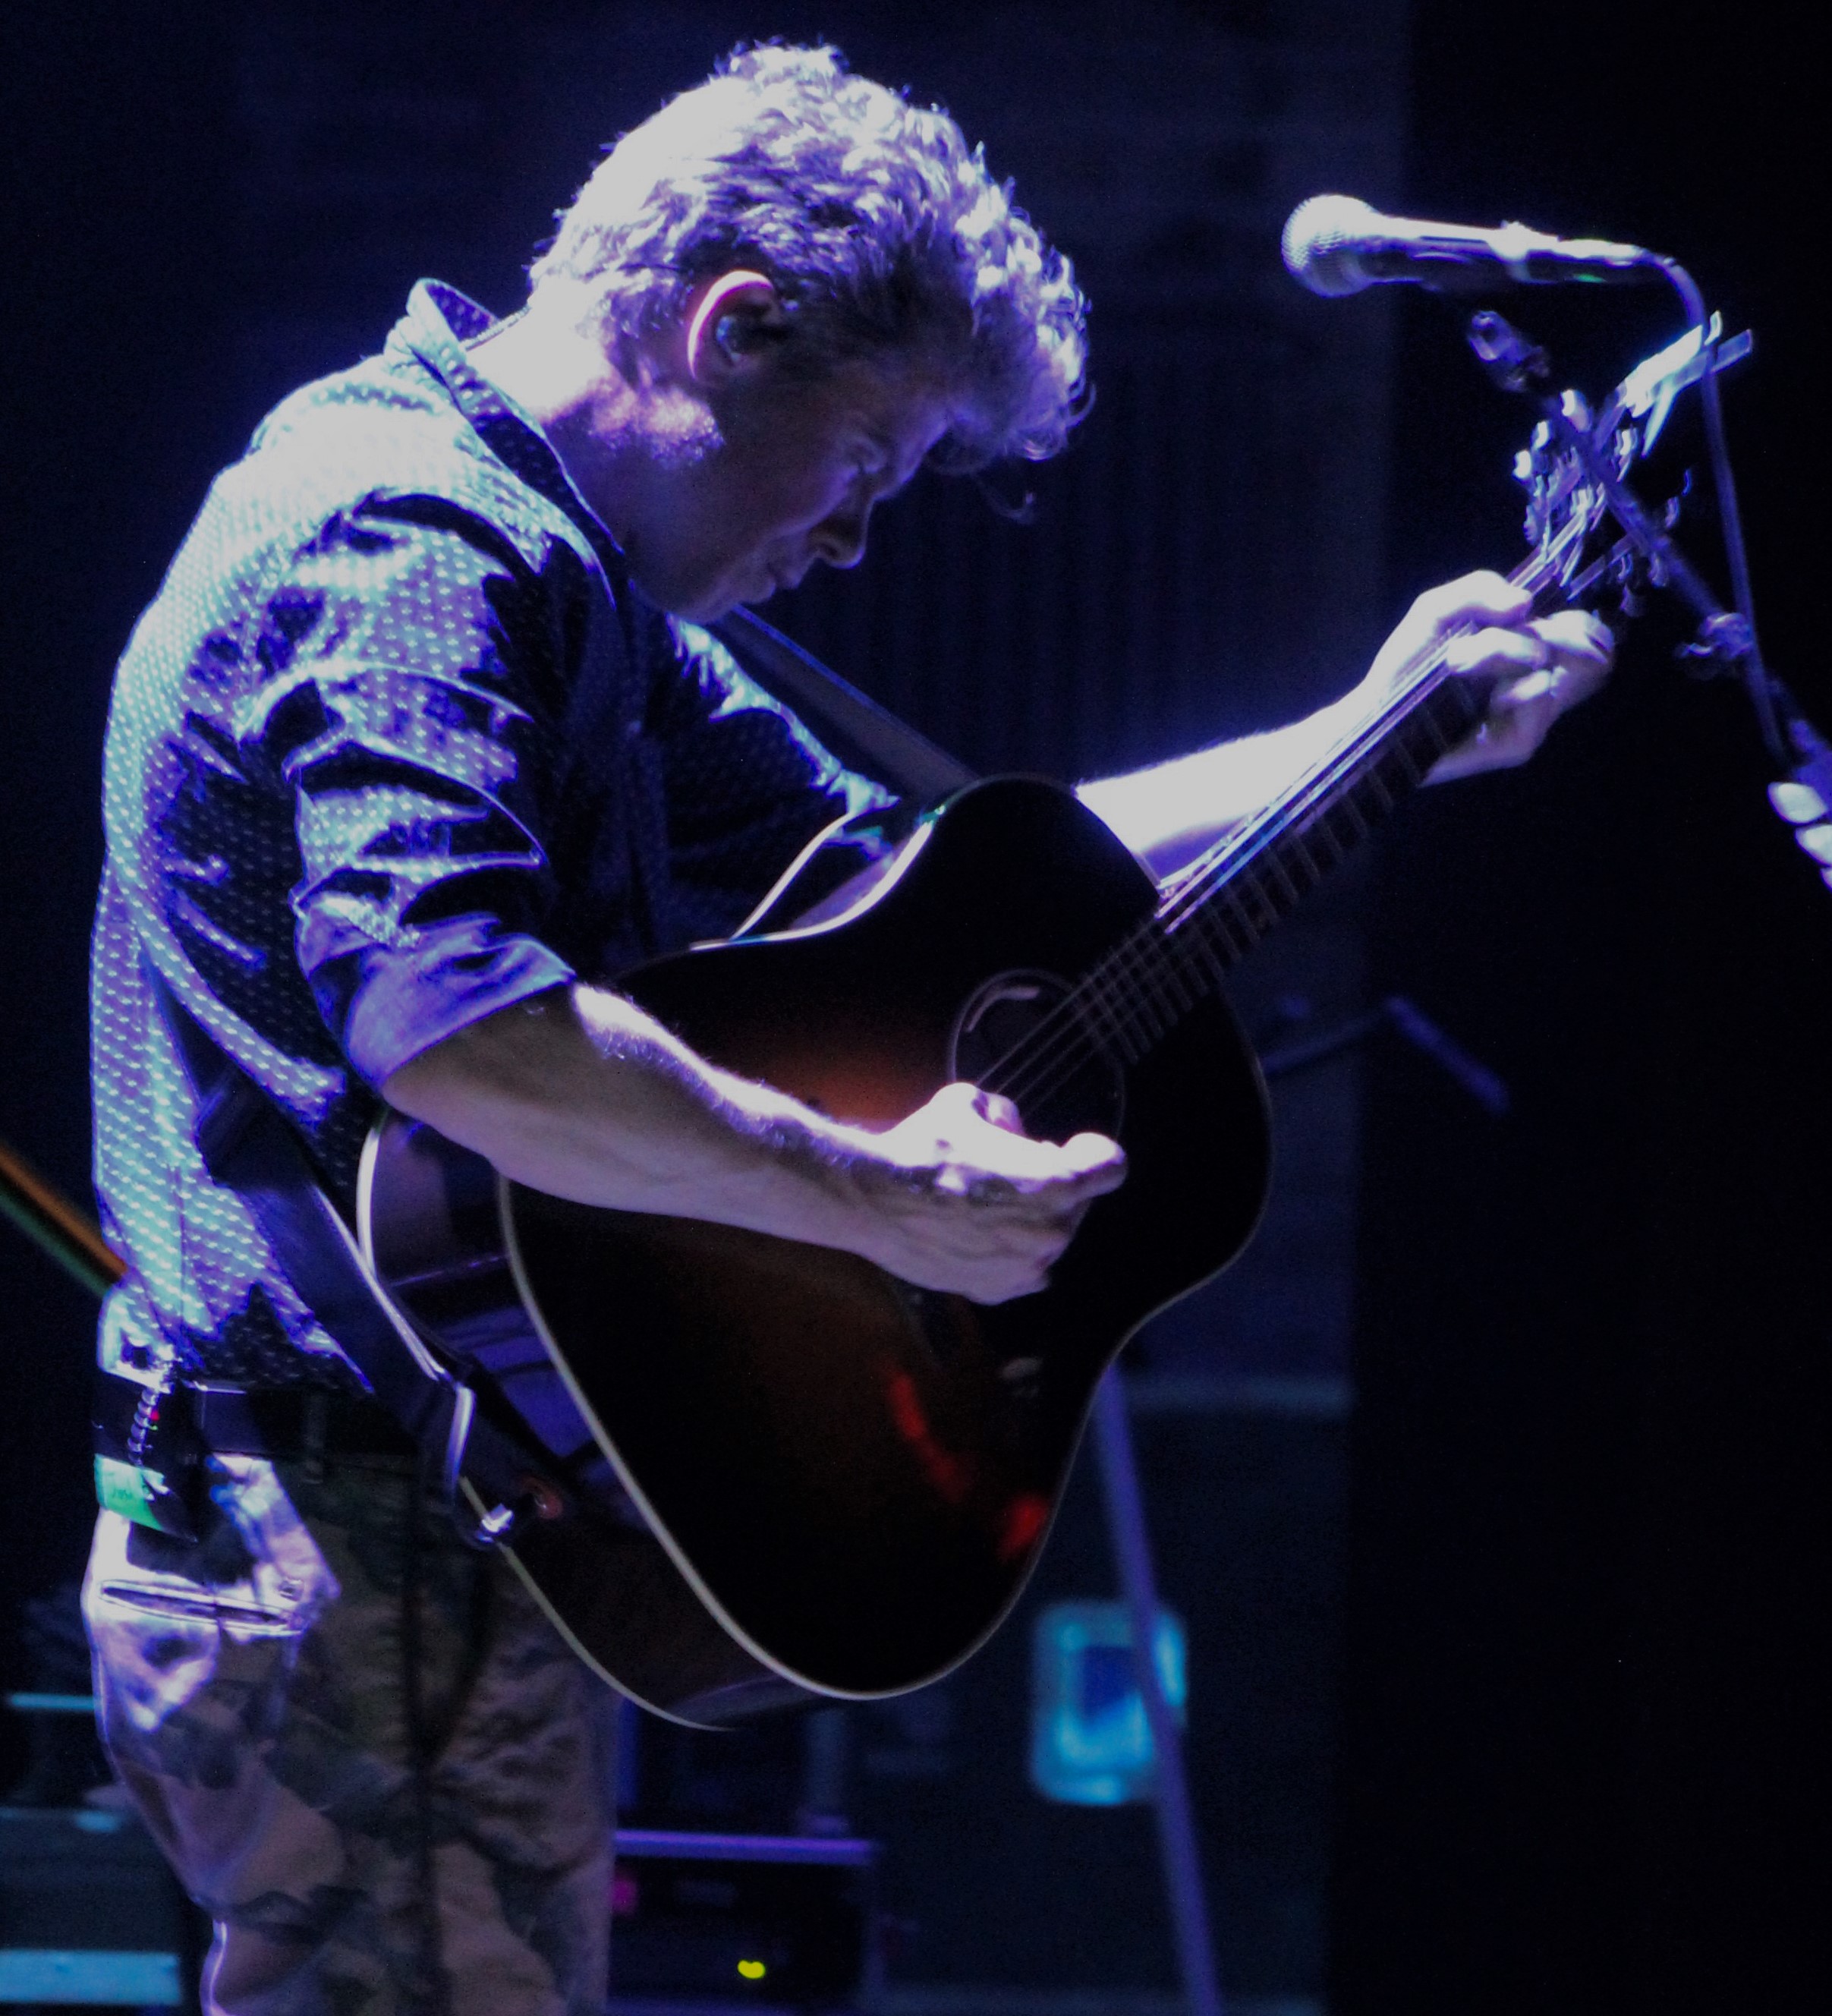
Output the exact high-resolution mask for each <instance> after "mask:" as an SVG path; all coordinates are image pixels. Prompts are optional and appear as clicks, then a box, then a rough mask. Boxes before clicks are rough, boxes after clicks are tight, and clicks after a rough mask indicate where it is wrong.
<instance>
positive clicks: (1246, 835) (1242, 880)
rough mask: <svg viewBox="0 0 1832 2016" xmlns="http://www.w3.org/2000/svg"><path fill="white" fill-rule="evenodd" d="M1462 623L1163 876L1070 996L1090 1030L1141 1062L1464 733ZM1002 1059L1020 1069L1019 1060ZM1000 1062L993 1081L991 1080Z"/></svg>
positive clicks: (1482, 699)
mask: <svg viewBox="0 0 1832 2016" xmlns="http://www.w3.org/2000/svg"><path fill="white" fill-rule="evenodd" d="M1509 578H1510V581H1512V582H1513V584H1514V585H1516V586H1517V587H1521V588H1524V589H1527V590H1528V592H1529V593H1530V594H1532V595H1534V596H1536V597H1537V596H1540V595H1542V593H1544V592H1546V590H1547V589H1549V588H1550V587H1552V586H1553V585H1554V584H1555V583H1556V581H1557V567H1556V566H1555V565H1554V564H1553V563H1552V562H1551V561H1550V560H1548V559H1545V558H1542V557H1541V556H1537V555H1536V556H1535V557H1534V558H1532V559H1531V560H1528V561H1527V562H1526V563H1524V564H1523V565H1522V566H1521V567H1517V568H1516V570H1515V571H1514V572H1513V574H1512V575H1510V577H1509ZM1472 627H1473V626H1472ZM1461 634H1463V633H1462V632H1458V633H1454V634H1453V635H1452V637H1447V638H1444V639H1440V640H1438V642H1437V643H1434V644H1432V645H1431V646H1428V647H1427V649H1425V650H1422V651H1420V653H1418V654H1417V656H1416V657H1415V658H1414V659H1413V661H1412V662H1411V663H1410V664H1408V665H1407V666H1406V667H1405V668H1404V670H1403V671H1402V672H1401V674H1400V675H1399V676H1398V678H1397V679H1395V682H1394V683H1393V685H1392V686H1391V688H1390V689H1388V692H1387V697H1386V698H1385V699H1384V700H1383V701H1382V702H1381V704H1380V706H1379V707H1377V708H1376V709H1374V710H1373V711H1372V712H1370V714H1369V715H1367V716H1366V718H1363V719H1362V720H1361V721H1360V722H1357V723H1356V724H1355V726H1354V727H1353V728H1352V729H1350V730H1349V732H1348V733H1347V734H1346V735H1345V736H1344V737H1343V739H1342V740H1341V741H1340V742H1339V743H1337V745H1336V746H1335V747H1334V748H1333V749H1331V750H1330V751H1328V752H1327V753H1326V754H1325V755H1323V757H1322V758H1319V760H1318V761H1316V763H1314V764H1313V765H1312V766H1311V768H1310V769H1308V770H1307V771H1305V773H1304V774H1303V775H1302V776H1300V777H1299V778H1298V779H1296V781H1295V782H1294V783H1292V784H1291V785H1290V787H1288V788H1287V790H1285V791H1283V793H1281V794H1280V796H1279V797H1277V798H1276V800H1274V801H1272V803H1271V804H1269V805H1267V806H1265V808H1263V809H1262V811H1260V812H1258V814H1256V815H1254V818H1252V819H1250V820H1248V821H1247V823H1245V824H1244V826H1240V827H1238V828H1236V830H1234V831H1233V832H1232V833H1229V834H1228V835H1227V837H1226V838H1225V839H1223V840H1221V841H1218V842H1217V843H1216V844H1215V846H1213V847H1212V848H1210V849H1209V850H1208V852H1207V853H1205V854H1204V855H1200V857H1199V858H1198V859H1197V860H1196V861H1194V862H1192V863H1191V864H1190V866H1188V867H1187V868H1186V869H1183V870H1182V873H1179V875H1177V876H1176V877H1175V878H1174V879H1173V880H1172V881H1171V882H1170V883H1169V884H1168V885H1167V886H1166V887H1165V889H1164V894H1163V896H1162V898H1161V901H1160V902H1159V904H1158V906H1157V910H1156V912H1155V913H1154V915H1153V916H1151V917H1150V918H1149V919H1147V920H1146V921H1145V922H1144V923H1142V924H1141V925H1140V926H1139V927H1138V929H1137V930H1136V931H1133V932H1132V933H1130V934H1128V936H1127V937H1126V938H1124V939H1122V940H1121V942H1120V943H1119V944H1118V945H1115V946H1114V949H1113V950H1112V951H1111V952H1109V953H1108V954H1107V956H1106V957H1105V958H1104V959H1102V960H1101V961H1100V964H1099V965H1098V966H1096V967H1094V968H1093V969H1092V970H1091V971H1090V972H1089V973H1088V974H1085V976H1084V977H1083V978H1082V981H1080V983H1079V984H1078V985H1077V987H1076V988H1075V989H1074V993H1073V995H1071V1001H1070V1003H1068V1004H1067V1006H1068V1007H1069V1010H1070V1012H1071V1013H1074V1016H1075V1017H1076V1019H1077V1021H1078V1022H1079V1023H1080V1024H1082V1028H1083V1031H1084V1032H1085V1040H1086V1041H1087V1042H1089V1043H1091V1044H1093V1045H1096V1046H1098V1047H1099V1048H1100V1049H1103V1050H1105V1051H1107V1052H1108V1053H1111V1054H1114V1055H1117V1056H1118V1057H1120V1058H1121V1060H1124V1061H1125V1062H1126V1063H1128V1064H1132V1063H1136V1062H1137V1061H1138V1060H1139V1058H1141V1057H1143V1056H1144V1055H1145V1053H1146V1052H1147V1051H1148V1050H1149V1049H1151V1048H1152V1047H1153V1046H1154V1044H1155V1043H1156V1042H1157V1041H1158V1039H1160V1038H1161V1037H1162V1036H1163V1035H1165V1034H1167V1033H1168V1031H1169V1030H1170V1029H1171V1028H1172V1027H1173V1026H1174V1025H1175V1024H1176V1023H1177V1022H1179V1021H1181V1020H1182V1017H1183V1015H1184V1013H1186V1011H1187V1010H1189V1009H1190V1007H1191V1006H1193V1005H1194V1003H1196V1002H1197V1000H1199V999H1202V998H1203V997H1204V995H1208V993H1210V992H1212V991H1213V990H1214V989H1215V988H1216V987H1217V986H1218V985H1219V984H1220V982H1221V981H1222V978H1223V977H1225V976H1226V974H1227V973H1228V972H1229V970H1230V969H1231V968H1233V967H1234V966H1235V965H1236V963H1238V962H1239V961H1240V959H1243V958H1244V956H1246V955H1247V952H1251V950H1252V949H1253V948H1254V945H1257V944H1258V942H1259V941H1260V940H1261V939H1262V938H1264V937H1265V934H1266V933H1267V932H1268V931H1270V930H1271V929H1272V926H1273V925H1274V924H1276V923H1278V922H1280V920H1281V919H1282V918H1283V917H1284V916H1287V914H1288V913H1290V911H1291V910H1292V909H1294V908H1295V907H1296V906H1297V905H1298V903H1299V902H1301V900H1302V899H1303V898H1304V897H1305V896H1306V895H1308V894H1309V893H1310V891H1312V889H1314V888H1315V887H1316V885H1317V884H1319V882H1321V881H1322V880H1323V878H1324V877H1325V876H1326V875H1327V874H1328V873H1329V872H1330V869H1332V868H1334V867H1335V866H1336V865H1337V863H1338V862H1340V861H1341V860H1342V859H1344V856H1345V855H1348V852H1349V851H1350V850H1351V849H1352V848H1353V847H1354V846H1355V844H1356V843H1357V842H1358V841H1360V840H1361V839H1362V837H1363V836H1364V835H1365V834H1366V833H1368V832H1369V830H1370V829H1371V828H1372V827H1373V826H1374V825H1375V824H1376V823H1377V821H1378V820H1380V819H1382V818H1383V817H1384V816H1385V815H1386V814H1387V812H1389V811H1391V809H1392V808H1393V806H1394V805H1395V804H1396V803H1397V802H1398V800H1399V799H1400V798H1402V797H1404V796H1405V794H1406V793H1407V792H1408V791H1409V790H1412V789H1413V787H1414V786H1416V785H1417V784H1419V783H1422V782H1423V779H1424V778H1425V777H1426V776H1427V774H1428V773H1429V772H1430V771H1431V768H1432V766H1433V765H1434V764H1435V763H1436V762H1437V761H1438V758H1440V757H1441V756H1443V755H1444V754H1445V753H1446V752H1447V751H1449V750H1452V749H1453V748H1455V747H1456V745H1457V744H1458V743H1460V742H1461V741H1463V740H1464V738H1465V737H1466V736H1467V735H1468V734H1469V733H1470V731H1471V730H1472V729H1474V727H1475V726H1476V725H1477V722H1479V721H1480V720H1481V717H1482V715H1483V712H1484V711H1485V706H1486V702H1487V695H1486V693H1485V692H1484V691H1483V690H1481V689H1480V688H1479V687H1477V688H1475V689H1474V690H1473V689H1472V686H1473V682H1471V681H1470V680H1469V679H1465V678H1463V677H1460V676H1459V675H1456V674H1454V673H1452V671H1450V670H1449V665H1448V659H1449V650H1450V646H1451V645H1452V643H1453V642H1454V641H1455V636H1456V635H1461ZM1009 1063H1010V1066H1011V1067H1012V1068H1011V1071H1010V1075H1011V1076H1012V1077H1013V1079H1014V1081H1023V1080H1025V1079H1027V1078H1028V1070H1027V1060H1020V1058H1018V1057H1013V1058H1012V1059H1010V1060H1009ZM1006 1075H1007V1074H1006V1071H1004V1070H1003V1069H1001V1071H998V1072H995V1074H994V1075H993V1078H992V1079H991V1080H989V1081H988V1082H990V1083H992V1084H993V1085H994V1087H995V1089H1000V1087H1001V1085H1002V1080H1003V1079H1004V1078H1005V1077H1006Z"/></svg>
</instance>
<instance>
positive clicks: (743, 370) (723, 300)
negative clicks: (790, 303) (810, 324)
mask: <svg viewBox="0 0 1832 2016" xmlns="http://www.w3.org/2000/svg"><path fill="white" fill-rule="evenodd" d="M787 323H788V316H787V315H786V312H785V311H784V309H783V297H782V296H781V295H780V294H779V293H777V291H776V283H774V282H773V281H772V280H769V279H766V278H765V276H764V275H762V274H761V273H755V272H750V271H748V270H740V271H739V272H732V273H721V274H720V275H718V278H717V279H713V280H709V281H708V282H707V283H706V285H705V286H704V289H702V290H701V292H700V297H699V299H698V300H697V301H696V302H695V303H694V304H693V310H692V311H691V313H690V314H689V315H688V318H687V370H688V374H689V376H690V377H692V379H693V381H694V383H696V384H698V385H704V386H706V387H708V388H709V389H710V388H711V387H715V386H719V385H725V384H729V383H731V382H732V380H734V379H736V378H740V377H743V376H748V375H749V374H750V373H753V372H754V371H756V370H757V369H758V368H759V367H760V366H761V365H762V364H763V362H765V359H766V358H768V355H769V353H770V351H771V350H772V348H773V347H775V341H774V339H776V338H778V337H780V336H781V335H782V333H783V331H784V330H785V329H786V326H787Z"/></svg>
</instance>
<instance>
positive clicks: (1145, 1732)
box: [1031, 1603, 1189, 1806]
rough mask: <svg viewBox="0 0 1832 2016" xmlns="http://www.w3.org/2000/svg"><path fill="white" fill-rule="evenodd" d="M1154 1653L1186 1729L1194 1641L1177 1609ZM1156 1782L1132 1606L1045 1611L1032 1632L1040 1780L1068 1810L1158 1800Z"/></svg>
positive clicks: (1160, 1617) (1161, 1681)
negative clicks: (1134, 1655) (1134, 1644)
mask: <svg viewBox="0 0 1832 2016" xmlns="http://www.w3.org/2000/svg"><path fill="white" fill-rule="evenodd" d="M1152 1651H1153V1656H1154V1658H1156V1660H1157V1683H1158V1687H1159V1688H1160V1690H1161V1691H1162V1693H1163V1695H1164V1700H1165V1701H1166V1702H1167V1703H1168V1705H1170V1707H1171V1708H1172V1710H1173V1711H1174V1712H1175V1714H1176V1716H1177V1719H1178V1722H1179V1724H1182V1723H1186V1721H1187V1719H1188V1718H1187V1714H1186V1704H1187V1701H1188V1695H1189V1668H1188V1657H1189V1654H1188V1640H1187V1636H1186V1633H1185V1631H1184V1629H1183V1620H1182V1618H1180V1617H1179V1616H1177V1615H1175V1612H1174V1611H1168V1610H1164V1609H1162V1608H1161V1609H1160V1610H1159V1611H1158V1613H1157V1629H1155V1631H1154V1633H1153V1634H1152ZM1031 1784H1033V1785H1034V1786H1035V1787H1036V1788H1037V1790H1038V1791H1039V1792H1041V1793H1042V1795H1043V1796H1044V1798H1046V1799H1055V1800H1058V1801H1060V1802H1061V1803H1062V1804H1063V1805H1071V1806H1119V1805H1125V1804H1127V1803H1128V1802H1129V1801H1131V1800H1134V1799H1149V1798H1151V1797H1152V1795H1153V1793H1154V1790H1155V1789H1156V1785H1157V1750H1156V1748H1155V1746H1154V1744H1153V1742H1152V1740H1151V1725H1150V1721H1149V1720H1148V1719H1147V1717H1146V1707H1145V1697H1144V1696H1143V1694H1141V1693H1140V1691H1139V1677H1138V1674H1137V1672H1136V1669H1135V1665H1134V1661H1133V1658H1132V1613H1131V1611H1129V1610H1128V1608H1127V1607H1126V1605H1125V1604H1123V1603H1053V1604H1049V1606H1048V1607H1046V1608H1045V1609H1043V1610H1040V1611H1038V1613H1037V1615H1036V1617H1035V1618H1034V1619H1033V1620H1032V1623H1031Z"/></svg>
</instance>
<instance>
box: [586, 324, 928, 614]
mask: <svg viewBox="0 0 1832 2016" xmlns="http://www.w3.org/2000/svg"><path fill="white" fill-rule="evenodd" d="M707 409H708V411H709V412H710V414H711V419H712V420H713V422H714V427H715V428H716V436H715V437H714V439H712V441H711V443H710V445H707V444H705V443H700V444H696V445H695V446H694V447H693V448H692V449H690V450H688V451H686V452H682V454H681V455H678V457H677V458H675V459H669V460H667V461H664V462H663V463H660V465H658V466H657V469H656V470H655V471H654V473H653V477H652V478H651V481H650V483H649V484H646V486H645V492H644V495H643V496H642V499H640V501H639V503H638V504H637V506H636V507H635V509H634V510H633V511H632V513H630V514H629V515H628V517H626V518H625V520H624V525H623V527H622V534H623V543H624V551H625V553H626V554H627V555H628V559H629V562H630V569H631V572H632V574H633V575H634V576H635V579H636V580H637V581H638V582H639V584H640V585H641V586H642V589H643V591H644V592H645V593H646V595H648V596H650V599H652V600H653V601H655V602H657V603H660V606H661V607H663V608H664V609H667V610H671V611H672V612H673V613H674V614H675V615H677V616H684V617H689V618H690V619H692V620H694V621H700V622H709V621H712V620H713V619H714V617H718V616H722V615H723V614H725V612H726V611H727V610H729V609H732V608H733V607H736V605H737V604H739V603H754V602H762V601H765V600H766V599H768V597H769V596H772V595H773V594H775V592H776V590H777V589H779V588H793V587H794V585H796V584H797V582H798V581H800V580H801V578H802V577H803V575H804V574H806V573H807V572H808V570H809V568H810V567H812V566H813V565H814V564H815V562H816V561H817V560H820V561H825V562H826V564H827V565H828V566H829V567H853V566H855V565H856V564H857V563H858V560H860V558H861V557H862V556H863V554H864V552H865V545H866V525H867V523H868V521H869V519H870V517H871V513H872V508H873V506H874V505H875V504H876V503H877V502H879V500H880V499H882V498H884V497H887V496H889V495H891V494H892V492H894V491H898V490H900V489H902V487H903V485H904V484H905V483H907V482H908V481H909V479H910V477H912V475H913V474H914V473H915V472H916V468H917V466H918V465H919V464H920V463H921V461H922V459H923V456H924V455H927V452H929V450H930V448H933V447H934V445H935V443H936V442H937V441H939V440H940V439H941V436H942V435H943V434H945V432H946V431H947V428H948V421H949V409H948V402H947V401H946V399H945V398H944V397H943V395H942V394H941V391H939V390H938V388H937V387H935V386H934V385H933V384H932V383H930V382H929V381H927V380H925V379H923V377H922V376H920V374H918V373H916V372H915V371H913V370H911V369H904V368H899V367H898V366H897V365H894V364H880V363H877V362H873V363H869V364H866V363H850V364H844V365H839V366H837V367H836V368H835V369H833V371H831V372H830V373H827V374H826V376H824V377H822V378H819V379H817V380H813V381H812V382H810V381H808V380H796V379H792V378H784V377H783V376H780V375H779V374H778V373H775V372H773V371H768V370H765V371H760V372H758V373H754V374H750V375H747V376H743V377H741V378H739V379H736V380H733V381H732V382H731V383H728V384H725V385H723V386H722V387H719V388H718V389H717V390H715V391H713V392H711V394H709V396H708V398H707Z"/></svg>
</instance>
